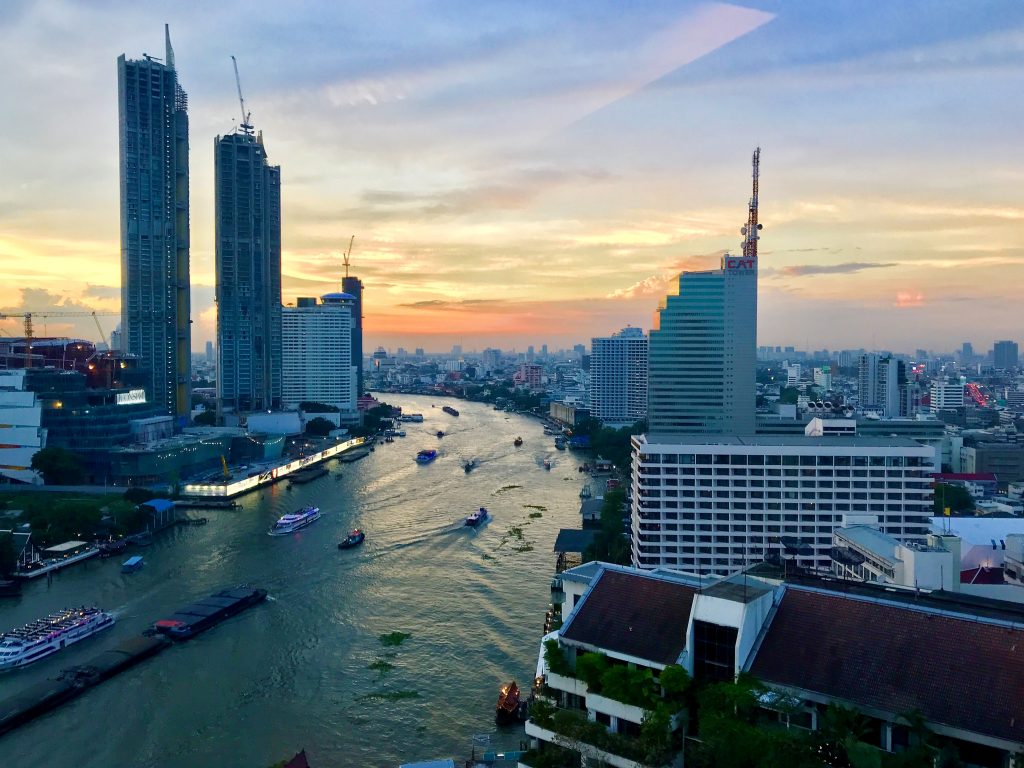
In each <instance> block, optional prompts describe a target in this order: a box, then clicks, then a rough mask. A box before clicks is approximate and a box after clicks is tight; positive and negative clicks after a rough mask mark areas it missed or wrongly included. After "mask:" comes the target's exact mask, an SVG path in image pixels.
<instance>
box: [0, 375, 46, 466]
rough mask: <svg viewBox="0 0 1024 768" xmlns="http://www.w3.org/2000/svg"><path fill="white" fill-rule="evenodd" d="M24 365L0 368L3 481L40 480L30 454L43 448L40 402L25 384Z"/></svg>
mask: <svg viewBox="0 0 1024 768" xmlns="http://www.w3.org/2000/svg"><path fill="white" fill-rule="evenodd" d="M27 374H28V371H27V370H26V369H24V368H21V369H18V370H10V371H0V477H3V478H4V479H5V481H6V482H11V481H14V482H18V483H31V484H37V483H41V482H42V477H41V476H40V475H39V473H37V472H36V471H35V470H33V469H32V457H33V456H35V455H36V453H37V452H39V451H40V450H42V449H43V448H45V447H46V430H45V429H43V427H42V405H41V403H40V402H39V400H38V398H37V397H36V394H35V393H34V392H32V391H30V390H29V389H28V388H26V386H25V377H26V375H27Z"/></svg>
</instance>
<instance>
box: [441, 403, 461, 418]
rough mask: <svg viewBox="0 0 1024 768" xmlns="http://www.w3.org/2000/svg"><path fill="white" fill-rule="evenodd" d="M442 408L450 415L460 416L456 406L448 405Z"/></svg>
mask: <svg viewBox="0 0 1024 768" xmlns="http://www.w3.org/2000/svg"><path fill="white" fill-rule="evenodd" d="M441 410H442V411H444V412H445V413H447V414H448V415H449V416H458V415H459V412H458V411H456V410H455V409H454V408H452V407H451V406H450V405H446V406H445V407H444V408H442V409H441Z"/></svg>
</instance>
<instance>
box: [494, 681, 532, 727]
mask: <svg viewBox="0 0 1024 768" xmlns="http://www.w3.org/2000/svg"><path fill="white" fill-rule="evenodd" d="M526 714H527V703H526V702H525V701H523V700H522V698H521V695H520V693H519V686H518V685H516V681H515V680H513V681H512V682H510V683H508V684H506V685H503V686H501V692H500V693H499V694H498V704H497V706H495V708H494V722H495V724H496V725H511V724H513V723H521V722H523V721H524V720H525V719H526Z"/></svg>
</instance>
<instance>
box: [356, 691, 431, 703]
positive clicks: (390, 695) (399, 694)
mask: <svg viewBox="0 0 1024 768" xmlns="http://www.w3.org/2000/svg"><path fill="white" fill-rule="evenodd" d="M419 697H420V692H419V691H378V692H377V693H367V694H364V695H363V696H360V697H359V700H360V701H402V700H403V699H418V698H419Z"/></svg>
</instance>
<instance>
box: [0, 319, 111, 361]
mask: <svg viewBox="0 0 1024 768" xmlns="http://www.w3.org/2000/svg"><path fill="white" fill-rule="evenodd" d="M101 315H102V316H104V317H120V316H121V313H120V312H95V311H92V312H60V311H54V312H47V311H42V312H8V313H3V314H0V320H9V319H11V318H15V317H20V318H21V319H22V321H23V322H24V335H25V367H26V368H31V367H32V339H33V338H35V336H34V329H33V327H32V318H34V317H42V318H46V317H91V318H92V319H93V320H94V321H95V322H96V328H97V329H99V332H100V337H101V338H102V339H103V343H104V344H106V343H107V338H106V336H104V334H103V329H102V328H100V321H99V317H100V316H101Z"/></svg>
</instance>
